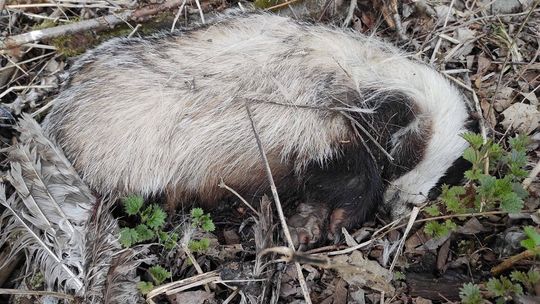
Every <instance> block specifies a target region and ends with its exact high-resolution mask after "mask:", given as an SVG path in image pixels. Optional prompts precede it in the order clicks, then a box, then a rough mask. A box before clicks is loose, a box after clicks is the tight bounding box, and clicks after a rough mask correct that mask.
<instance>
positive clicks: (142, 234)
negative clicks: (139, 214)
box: [135, 224, 156, 242]
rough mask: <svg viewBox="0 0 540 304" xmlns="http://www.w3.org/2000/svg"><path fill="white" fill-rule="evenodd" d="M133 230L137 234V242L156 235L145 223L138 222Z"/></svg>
mask: <svg viewBox="0 0 540 304" xmlns="http://www.w3.org/2000/svg"><path fill="white" fill-rule="evenodd" d="M135 231H137V234H138V235H139V242H144V241H148V240H151V239H153V238H154V237H155V236H156V235H155V233H154V231H153V230H152V229H150V228H148V226H146V225H145V224H139V225H137V227H135Z"/></svg>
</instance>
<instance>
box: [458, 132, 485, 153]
mask: <svg viewBox="0 0 540 304" xmlns="http://www.w3.org/2000/svg"><path fill="white" fill-rule="evenodd" d="M461 137H463V138H464V139H465V140H466V141H467V142H468V143H469V144H470V145H471V146H472V147H473V148H475V149H476V150H478V149H480V147H481V146H482V144H483V143H484V139H483V138H482V135H480V134H476V133H472V132H466V133H463V134H461Z"/></svg>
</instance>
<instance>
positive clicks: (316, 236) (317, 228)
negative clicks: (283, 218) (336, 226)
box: [287, 203, 329, 249]
mask: <svg viewBox="0 0 540 304" xmlns="http://www.w3.org/2000/svg"><path fill="white" fill-rule="evenodd" d="M328 212H329V210H328V207H326V206H324V205H323V204H308V203H301V204H299V205H298V207H297V209H296V213H295V214H294V215H293V216H291V217H289V219H288V221H287V222H288V226H289V231H290V232H291V238H292V240H293V243H294V247H295V248H299V247H300V248H301V249H305V248H308V247H311V246H313V245H314V244H316V243H318V242H319V241H321V240H323V239H324V237H325V235H324V233H323V229H324V225H325V222H326V218H327V216H328Z"/></svg>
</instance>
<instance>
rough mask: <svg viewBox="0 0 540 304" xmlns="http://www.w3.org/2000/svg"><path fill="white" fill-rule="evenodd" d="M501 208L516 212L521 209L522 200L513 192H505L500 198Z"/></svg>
mask: <svg viewBox="0 0 540 304" xmlns="http://www.w3.org/2000/svg"><path fill="white" fill-rule="evenodd" d="M501 209H502V210H504V211H506V212H509V213H518V212H520V211H521V209H523V200H522V199H521V198H520V197H519V196H518V195H517V194H516V193H514V192H511V193H506V194H504V195H503V197H502V198H501Z"/></svg>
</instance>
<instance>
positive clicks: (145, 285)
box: [137, 281, 154, 295]
mask: <svg viewBox="0 0 540 304" xmlns="http://www.w3.org/2000/svg"><path fill="white" fill-rule="evenodd" d="M137 289H139V291H140V292H141V293H142V294H143V295H146V294H147V293H149V292H150V291H152V289H154V284H152V282H146V281H140V282H138V283H137Z"/></svg>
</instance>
